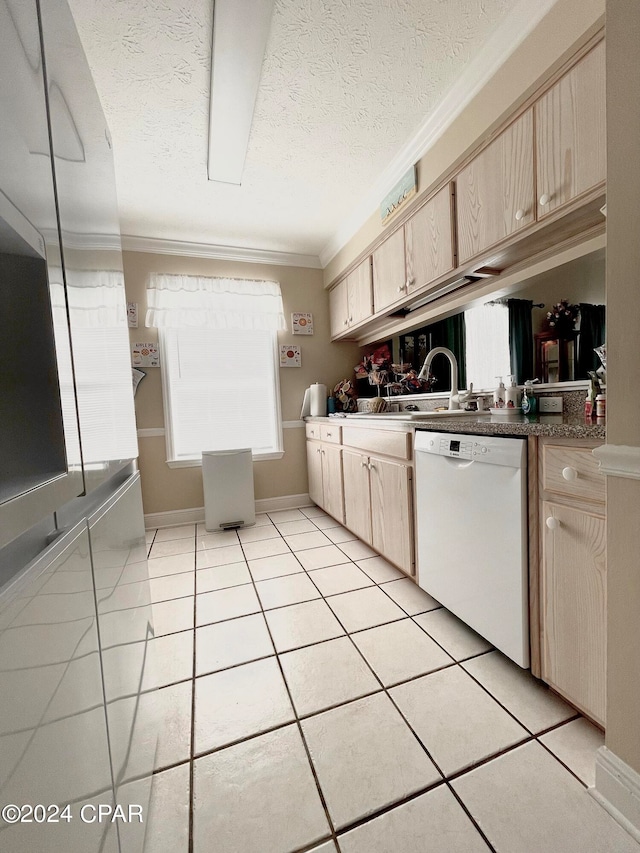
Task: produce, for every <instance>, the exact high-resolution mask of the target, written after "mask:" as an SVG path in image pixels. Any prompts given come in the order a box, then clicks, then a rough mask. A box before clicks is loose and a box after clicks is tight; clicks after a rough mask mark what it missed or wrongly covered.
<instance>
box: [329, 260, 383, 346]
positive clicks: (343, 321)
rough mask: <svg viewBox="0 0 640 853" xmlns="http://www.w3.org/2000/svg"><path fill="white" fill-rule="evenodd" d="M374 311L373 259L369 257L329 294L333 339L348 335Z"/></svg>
mask: <svg viewBox="0 0 640 853" xmlns="http://www.w3.org/2000/svg"><path fill="white" fill-rule="evenodd" d="M372 310H373V306H372V292H371V257H368V258H365V260H364V261H362V263H361V264H358V266H357V267H356V268H355V269H354V270H353V271H352V272H350V273H349V275H348V276H347V277H346V278H344V279H343V280H342V281H339V282H338V284H336V286H335V287H334V288H333V290H331V291H330V293H329V317H330V322H331V337H332V338H337V337H340V336H343V335H346V334H348V333H349V331H350V330H351V328H352V327H353V326H357V325H358V324H359V323H362V322H363V321H364V320H366V319H367V318H368V317H370V316H371V314H372Z"/></svg>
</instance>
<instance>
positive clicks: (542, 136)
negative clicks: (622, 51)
mask: <svg viewBox="0 0 640 853" xmlns="http://www.w3.org/2000/svg"><path fill="white" fill-rule="evenodd" d="M535 110H536V153H537V178H538V218H539V219H540V218H542V217H544V216H546V215H548V214H550V213H552V212H553V211H554V210H556V209H557V208H558V207H561V206H562V205H563V204H566V203H567V202H569V201H571V200H572V199H574V198H576V197H577V196H579V195H581V194H582V193H584V192H587V191H588V190H590V189H592V188H593V187H596V186H598V184H601V183H603V182H604V180H605V178H606V123H605V55H604V42H601V43H600V44H599V45H597V47H595V48H594V49H593V50H592V51H591V52H590V53H588V54H587V55H586V56H585V57H584V59H582V60H581V61H580V62H579V63H578V64H577V65H576V66H574V68H572V69H571V71H569V73H568V74H565V76H564V77H562V79H561V80H559V81H558V83H556V85H555V86H553V88H552V89H550V90H549V91H548V92H547V94H546V95H544V97H542V98H541V99H540V100H539V101H538V102H537V103H536V105H535Z"/></svg>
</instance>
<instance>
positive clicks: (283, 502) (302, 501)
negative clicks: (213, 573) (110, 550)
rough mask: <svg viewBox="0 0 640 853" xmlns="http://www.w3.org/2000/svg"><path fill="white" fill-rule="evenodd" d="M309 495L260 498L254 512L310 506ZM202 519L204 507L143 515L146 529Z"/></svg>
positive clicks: (194, 522)
mask: <svg viewBox="0 0 640 853" xmlns="http://www.w3.org/2000/svg"><path fill="white" fill-rule="evenodd" d="M310 505H311V499H310V498H309V495H282V496H281V497H279V498H261V499H260V500H257V501H256V512H257V513H258V512H276V511H277V510H279V509H297V508H298V507H301V506H310ZM199 521H204V507H203V506H199V507H193V508H192V509H174V510H169V511H168V512H150V513H148V514H147V515H145V517H144V526H145V527H146V528H147V530H155V529H156V527H178V526H179V525H181V524H197V523H198V522H199Z"/></svg>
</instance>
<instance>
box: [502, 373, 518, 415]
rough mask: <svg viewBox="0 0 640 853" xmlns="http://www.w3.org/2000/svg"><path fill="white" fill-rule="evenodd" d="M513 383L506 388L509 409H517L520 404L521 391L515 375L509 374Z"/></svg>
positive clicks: (506, 401) (506, 400)
mask: <svg viewBox="0 0 640 853" xmlns="http://www.w3.org/2000/svg"><path fill="white" fill-rule="evenodd" d="M509 379H510V380H511V385H509V387H508V388H507V389H506V394H505V403H506V407H507V409H517V408H519V406H520V391H519V390H518V386H517V385H516V378H515V376H509Z"/></svg>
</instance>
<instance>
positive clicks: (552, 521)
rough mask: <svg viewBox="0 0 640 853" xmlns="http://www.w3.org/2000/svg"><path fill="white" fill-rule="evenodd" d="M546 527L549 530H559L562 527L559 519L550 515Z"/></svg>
mask: <svg viewBox="0 0 640 853" xmlns="http://www.w3.org/2000/svg"><path fill="white" fill-rule="evenodd" d="M546 525H547V527H548V528H549V530H557V529H558V528H559V527H560V522H559V521H558V519H557V518H554V517H553V516H552V515H550V516H549V518H548V519H547V521H546Z"/></svg>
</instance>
